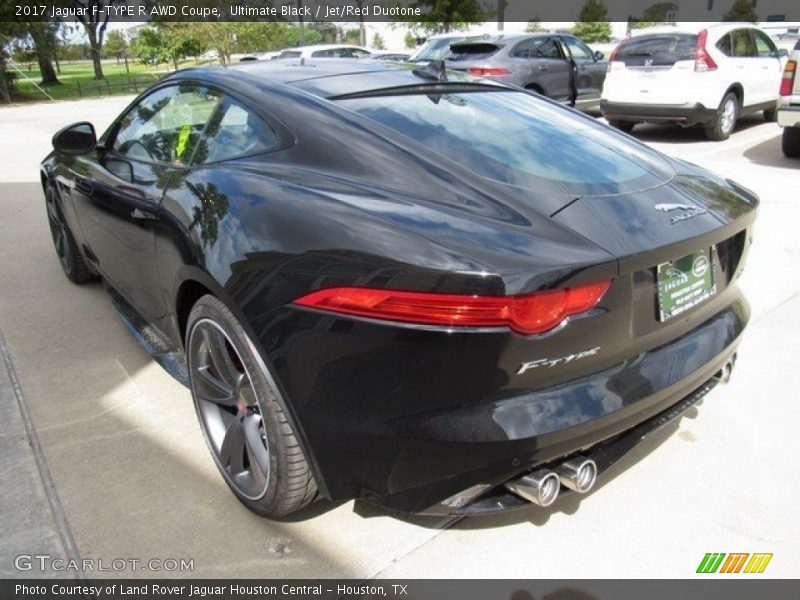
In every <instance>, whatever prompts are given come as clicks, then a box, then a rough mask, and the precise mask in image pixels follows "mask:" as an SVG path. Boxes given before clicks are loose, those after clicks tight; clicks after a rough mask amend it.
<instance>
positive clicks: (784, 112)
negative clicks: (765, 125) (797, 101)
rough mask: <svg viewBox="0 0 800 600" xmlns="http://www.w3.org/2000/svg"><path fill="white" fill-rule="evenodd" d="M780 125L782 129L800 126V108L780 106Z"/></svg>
mask: <svg viewBox="0 0 800 600" xmlns="http://www.w3.org/2000/svg"><path fill="white" fill-rule="evenodd" d="M778 125H780V126H781V127H798V126H800V106H779V107H778Z"/></svg>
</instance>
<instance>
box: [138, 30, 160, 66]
mask: <svg viewBox="0 0 800 600" xmlns="http://www.w3.org/2000/svg"><path fill="white" fill-rule="evenodd" d="M132 50H133V55H134V56H135V57H136V58H138V59H139V60H140V61H142V62H143V63H144V64H146V65H157V64H158V63H160V62H164V61H165V60H167V57H168V50H167V40H166V39H165V38H164V35H163V34H162V33H161V31H159V30H157V29H155V28H153V27H145V28H143V29H141V30H139V35H138V36H137V37H136V41H134V42H133V48H132Z"/></svg>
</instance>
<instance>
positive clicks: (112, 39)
mask: <svg viewBox="0 0 800 600" xmlns="http://www.w3.org/2000/svg"><path fill="white" fill-rule="evenodd" d="M129 52H130V48H129V47H128V40H126V39H125V36H124V35H122V32H121V31H109V32H108V36H107V37H106V43H105V54H106V55H107V56H113V57H114V58H116V59H117V64H119V61H120V59H121V58H124V59H125V72H126V73H128V74H130V72H131V70H130V68H129V67H128V54H129Z"/></svg>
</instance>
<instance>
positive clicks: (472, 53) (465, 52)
mask: <svg viewBox="0 0 800 600" xmlns="http://www.w3.org/2000/svg"><path fill="white" fill-rule="evenodd" d="M499 49H500V46H498V45H496V44H487V43H472V44H453V45H452V46H450V54H449V55H448V56H447V60H452V61H456V62H458V61H460V60H483V59H484V58H489V57H490V56H491V55H492V54H494V53H495V52H497V51H498V50H499Z"/></svg>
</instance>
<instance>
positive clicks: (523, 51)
mask: <svg viewBox="0 0 800 600" xmlns="http://www.w3.org/2000/svg"><path fill="white" fill-rule="evenodd" d="M531 42H532V40H525V41H524V42H520V43H519V44H517V45H516V46H515V47H514V49H513V50H512V51H511V56H513V57H514V58H528V56H529V55H530V50H531Z"/></svg>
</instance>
